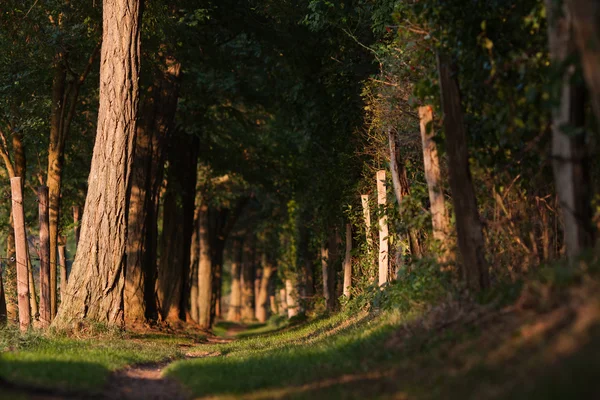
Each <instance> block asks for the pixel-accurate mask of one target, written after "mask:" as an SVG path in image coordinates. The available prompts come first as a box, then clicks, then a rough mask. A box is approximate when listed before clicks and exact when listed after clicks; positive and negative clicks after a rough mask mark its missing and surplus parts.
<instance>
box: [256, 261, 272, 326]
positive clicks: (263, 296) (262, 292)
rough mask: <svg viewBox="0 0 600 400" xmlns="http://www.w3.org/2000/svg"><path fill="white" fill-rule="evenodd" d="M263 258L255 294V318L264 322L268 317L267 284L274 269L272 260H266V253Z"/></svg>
mask: <svg viewBox="0 0 600 400" xmlns="http://www.w3.org/2000/svg"><path fill="white" fill-rule="evenodd" d="M263 258H264V260H265V262H263V267H262V276H261V278H260V284H259V289H258V296H257V298H258V300H257V302H256V303H257V307H256V319H257V320H258V322H266V321H267V319H268V318H269V284H270V282H271V279H272V277H273V273H274V272H275V271H276V267H275V265H273V262H272V261H270V260H268V259H267V256H266V255H265V256H264V257H263Z"/></svg>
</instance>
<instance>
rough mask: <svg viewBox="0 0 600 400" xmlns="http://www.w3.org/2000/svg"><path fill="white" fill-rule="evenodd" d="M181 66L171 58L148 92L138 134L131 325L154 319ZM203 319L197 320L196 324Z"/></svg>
mask: <svg viewBox="0 0 600 400" xmlns="http://www.w3.org/2000/svg"><path fill="white" fill-rule="evenodd" d="M180 70H181V67H180V64H179V63H178V62H177V61H175V60H174V59H172V58H167V60H166V61H165V66H164V69H163V70H162V71H157V72H155V80H154V83H153V85H151V86H150V87H149V88H148V90H147V91H146V96H145V98H144V105H143V106H142V109H141V121H140V123H139V125H138V128H137V136H136V142H135V156H134V160H133V167H132V176H131V180H132V184H131V195H130V206H129V217H128V221H127V224H128V233H127V271H126V281H125V320H126V322H127V324H136V323H140V322H143V321H145V320H146V319H148V318H153V317H154V316H155V315H154V314H155V310H154V306H153V304H154V303H155V299H154V286H155V284H156V263H157V259H156V258H157V257H156V245H157V237H158V230H157V229H158V221H157V214H158V197H159V189H160V184H161V182H162V176H163V165H164V161H165V154H166V151H165V150H166V143H167V140H168V138H169V136H170V132H171V131H172V127H173V123H174V122H173V120H174V118H175V111H176V107H177V99H178V87H179V75H180ZM196 319H197V318H196Z"/></svg>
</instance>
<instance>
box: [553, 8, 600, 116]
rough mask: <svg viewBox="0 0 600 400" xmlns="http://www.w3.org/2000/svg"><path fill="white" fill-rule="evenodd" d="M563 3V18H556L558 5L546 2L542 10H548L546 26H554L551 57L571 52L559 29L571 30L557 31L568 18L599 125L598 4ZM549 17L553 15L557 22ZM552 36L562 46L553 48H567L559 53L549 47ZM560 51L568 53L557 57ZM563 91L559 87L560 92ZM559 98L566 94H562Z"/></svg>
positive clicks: (599, 56) (569, 45)
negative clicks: (547, 24)
mask: <svg viewBox="0 0 600 400" xmlns="http://www.w3.org/2000/svg"><path fill="white" fill-rule="evenodd" d="M566 3H567V5H568V12H567V11H566V8H565V12H564V14H563V16H560V13H559V12H560V10H554V8H555V7H556V4H558V3H556V2H554V3H551V2H549V1H546V8H547V9H548V10H550V11H549V18H548V21H550V24H549V26H550V25H553V24H556V25H554V26H553V27H550V29H551V32H550V37H551V43H550V47H551V48H550V53H551V57H552V58H555V57H557V56H558V58H562V56H564V55H567V54H568V53H570V52H571V50H572V40H573V39H571V34H570V33H569V32H567V31H565V30H562V28H569V29H570V28H571V27H570V26H563V27H562V28H561V27H559V25H561V24H563V23H567V25H570V23H569V21H567V20H566V19H565V16H566V18H568V19H570V18H572V19H573V22H572V27H573V30H574V32H575V37H574V40H575V43H576V44H577V48H578V49H579V54H580V58H581V66H582V67H583V75H584V76H585V82H586V84H587V88H588V93H589V95H590V98H591V101H592V108H593V110H594V114H595V115H596V123H598V124H600V71H598V65H600V4H598V2H597V1H594V0H566ZM552 15H556V16H557V17H558V19H556V18H555V17H553V16H552ZM559 16H560V17H559ZM551 18H555V20H554V21H551ZM563 34H566V35H567V36H566V37H565V36H562V35H563ZM553 35H556V37H555V39H557V40H558V41H561V42H562V43H561V44H559V43H556V45H557V46H559V47H560V46H564V45H568V47H563V48H562V49H559V48H557V47H555V46H553V43H552V41H553V40H552V36H553ZM561 36H562V37H561ZM561 50H562V51H565V50H566V51H567V52H568V53H564V52H563V53H562V55H561V56H559V53H555V51H558V52H561ZM552 53H554V54H552ZM555 59H556V58H555ZM565 82H566V80H565ZM564 89H565V88H564V86H563V90H564ZM563 95H566V94H564V92H563ZM561 108H562V106H561ZM574 110H575V112H578V111H579V110H576V109H574Z"/></svg>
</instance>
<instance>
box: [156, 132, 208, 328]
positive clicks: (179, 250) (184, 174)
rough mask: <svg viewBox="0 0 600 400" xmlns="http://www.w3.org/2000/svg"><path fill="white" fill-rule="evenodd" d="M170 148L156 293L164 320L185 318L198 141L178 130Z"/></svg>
mask: <svg viewBox="0 0 600 400" xmlns="http://www.w3.org/2000/svg"><path fill="white" fill-rule="evenodd" d="M173 143H174V145H173V147H172V148H171V149H170V151H169V170H168V178H167V188H166V191H165V200H164V205H163V212H164V214H163V221H164V222H163V231H162V237H161V244H160V247H161V249H162V251H161V256H160V262H159V266H158V279H157V282H156V293H157V297H158V307H159V313H160V317H161V318H162V320H164V321H171V322H174V321H179V320H185V318H186V311H187V309H188V305H187V301H188V299H189V281H188V278H189V275H190V274H189V267H190V247H191V240H192V231H193V229H194V208H195V207H194V202H195V198H196V174H197V171H198V168H197V163H198V149H199V147H198V141H197V138H196V137H194V136H190V135H187V134H185V133H184V132H179V134H178V135H176V136H175V137H174V138H173Z"/></svg>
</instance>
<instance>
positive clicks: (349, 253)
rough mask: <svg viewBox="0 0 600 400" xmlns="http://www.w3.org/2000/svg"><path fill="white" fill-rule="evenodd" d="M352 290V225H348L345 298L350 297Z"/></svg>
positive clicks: (345, 258)
mask: <svg viewBox="0 0 600 400" xmlns="http://www.w3.org/2000/svg"><path fill="white" fill-rule="evenodd" d="M351 288H352V224H346V252H345V253H344V296H346V297H348V298H349V297H350V289H351Z"/></svg>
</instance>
